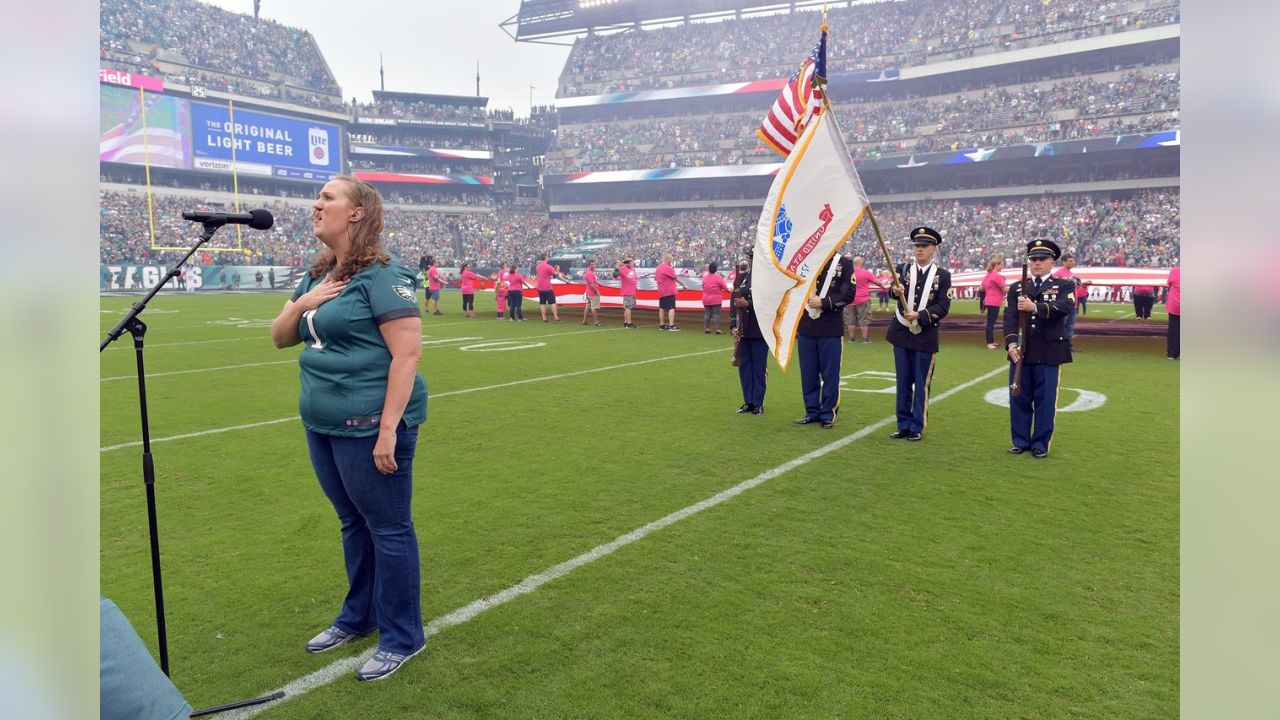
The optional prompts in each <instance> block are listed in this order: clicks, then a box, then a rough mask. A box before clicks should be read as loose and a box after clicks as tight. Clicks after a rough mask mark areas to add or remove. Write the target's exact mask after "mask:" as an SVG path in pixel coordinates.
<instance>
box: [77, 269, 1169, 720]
mask: <svg viewBox="0 0 1280 720" xmlns="http://www.w3.org/2000/svg"><path fill="white" fill-rule="evenodd" d="M284 297H285V296H284V295H280V294H244V295H202V296H198V297H192V296H183V295H165V296H161V297H159V298H157V299H156V300H154V301H153V302H152V304H151V308H150V309H149V310H148V311H147V314H146V315H145V316H144V318H145V319H146V320H147V322H148V324H149V326H150V332H149V333H148V347H149V349H148V351H147V369H148V373H149V379H148V386H147V387H148V395H149V401H150V410H151V432H152V438H153V443H154V445H153V450H154V455H155V463H156V471H157V477H158V479H157V496H158V501H157V502H158V507H159V522H160V529H161V548H162V552H163V566H164V572H165V593H166V595H165V597H166V603H167V613H166V614H167V619H168V627H169V648H170V655H171V660H172V665H173V678H174V680H175V682H176V684H177V685H178V687H179V688H180V689H181V690H182V691H183V692H184V693H185V695H186V696H187V698H188V699H189V700H190V701H191V702H192V704H193V705H195V706H196V707H204V706H208V705H214V704H219V703H223V702H229V701H232V700H238V699H243V698H246V697H249V696H252V695H257V694H261V693H264V692H267V691H270V690H273V689H275V688H278V687H282V686H285V685H287V684H289V683H291V682H293V681H295V680H297V679H298V678H302V677H304V676H307V675H308V674H310V673H314V672H317V671H321V670H323V669H325V668H327V667H329V666H331V664H333V663H334V662H335V661H340V660H343V659H344V658H347V659H348V665H347V666H346V668H348V669H343V670H342V671H341V672H339V673H337V677H336V679H334V680H333V681H332V682H328V683H322V684H317V686H316V687H314V688H313V689H310V690H309V692H305V693H303V694H300V695H293V694H291V696H290V697H289V698H288V699H286V700H284V701H281V702H277V703H274V704H272V705H270V706H267V708H268V709H267V710H266V711H265V712H264V713H263V717H268V718H494V717H503V718H653V717H677V718H709V717H742V718H801V717H803V718H810V717H812V718H818V717H821V718H830V717H839V718H855V717H865V718H947V719H951V718H990V717H1000V718H1012V717H1020V718H1058V717H1081V718H1083V717H1107V718H1111V717H1124V718H1144V717H1150V718H1168V717H1175V716H1177V714H1178V694H1179V693H1178V689H1179V686H1178V677H1179V676H1178V652H1179V645H1178V618H1179V598H1178V559H1179V555H1178V548H1179V545H1178V542H1179V540H1178V538H1179V536H1178V420H1179V418H1178V393H1179V384H1178V363H1176V362H1170V361H1168V360H1166V359H1165V357H1164V344H1163V342H1164V341H1163V339H1160V338H1100V337H1096V338H1090V337H1087V336H1084V337H1079V338H1077V346H1078V348H1079V350H1080V351H1081V352H1080V353H1079V354H1078V355H1077V357H1076V362H1075V363H1073V364H1071V365H1069V366H1066V368H1065V369H1064V372H1063V385H1064V387H1066V388H1072V389H1074V390H1065V389H1064V390H1063V392H1062V396H1061V404H1062V405H1063V406H1066V405H1070V404H1072V403H1075V402H1076V401H1077V400H1078V399H1079V398H1080V393H1079V392H1077V391H1078V390H1085V391H1088V393H1094V394H1099V395H1101V396H1105V403H1104V404H1102V405H1101V406H1100V407H1096V408H1095V409H1092V410H1088V411H1083V412H1062V413H1060V414H1059V415H1058V430H1057V434H1056V435H1055V438H1054V443H1053V452H1052V454H1051V456H1050V457H1049V458H1048V459H1046V460H1043V461H1037V460H1034V459H1032V458H1031V457H1030V456H1029V455H1024V456H1021V457H1013V456H1009V455H1007V454H1005V449H1006V448H1007V447H1008V446H1009V431H1008V411H1007V410H1006V409H1005V408H1003V407H999V406H997V405H994V404H991V403H988V402H987V401H985V400H984V397H985V396H986V394H987V393H988V392H990V391H996V392H995V393H994V394H995V395H1000V394H1001V392H1000V389H1001V388H1003V387H1004V386H1005V383H1006V381H1005V377H1004V374H1003V368H1004V367H1005V363H1004V361H1003V358H1002V356H1000V355H999V354H998V353H997V352H996V351H990V350H986V349H985V348H984V347H983V341H982V338H981V336H980V334H973V333H952V334H945V333H944V340H943V350H942V353H941V354H940V355H939V356H938V364H937V369H936V372H935V379H934V386H933V395H934V398H935V401H934V403H933V404H932V405H931V409H930V416H929V421H930V422H929V427H928V429H927V430H926V436H925V440H924V441H923V442H921V443H918V444H907V443H901V442H896V441H892V440H890V439H889V438H888V437H887V436H888V433H889V432H890V431H891V430H892V427H890V426H887V424H886V423H885V422H884V421H885V419H886V418H888V417H890V415H891V414H892V412H893V395H892V394H889V393H885V392H883V390H885V389H887V388H889V387H890V386H891V384H892V380H889V379H885V376H884V373H888V372H891V371H892V369H893V360H892V354H891V352H890V350H889V345H888V344H887V343H885V342H883V340H882V337H883V334H882V332H883V331H878V332H877V333H876V335H875V336H874V338H875V340H876V342H874V343H872V344H870V345H862V344H857V345H846V349H845V352H844V360H843V367H844V373H845V375H846V376H848V378H847V381H846V382H847V385H846V392H845V393H844V394H843V395H842V409H841V413H840V417H839V421H838V423H837V425H836V428H835V430H833V431H823V430H821V429H819V428H817V427H816V426H812V425H811V426H805V427H798V426H795V425H793V424H792V423H791V420H792V419H793V418H795V417H798V416H800V415H801V414H803V406H802V402H801V398H800V389H799V371H798V369H793V370H792V371H790V372H788V373H786V374H782V373H779V372H777V371H776V369H775V370H771V371H770V375H769V383H770V385H769V393H768V398H767V402H766V413H765V414H764V415H763V416H760V417H754V416H750V415H737V414H735V413H734V412H733V411H734V410H735V409H736V408H737V407H738V405H739V404H740V403H741V394H740V391H739V388H738V382H737V375H736V370H735V369H733V368H731V367H730V365H729V360H730V355H731V342H730V341H729V339H728V337H727V336H722V337H717V336H707V335H703V334H702V333H701V332H698V331H697V330H698V329H699V328H698V326H700V318H696V319H695V318H694V317H693V316H689V317H688V318H686V319H684V320H683V327H684V328H685V332H681V333H661V332H658V331H656V330H655V329H654V327H653V323H654V319H653V315H654V313H652V312H651V311H650V312H643V313H640V314H639V316H638V322H640V323H642V325H641V328H640V330H638V331H623V330H621V329H620V327H619V326H620V322H619V321H617V320H611V321H610V322H609V324H608V326H607V327H605V328H594V327H592V328H584V327H582V326H581V325H579V324H578V323H577V318H576V316H577V313H580V310H579V311H575V310H572V309H566V311H565V313H564V314H565V316H566V322H565V323H563V324H561V325H555V324H547V325H544V324H542V323H541V322H539V321H538V320H537V308H536V305H531V304H530V303H528V302H526V304H525V309H526V317H529V318H530V321H529V322H525V323H511V322H497V321H495V320H493V319H492V314H491V310H492V307H493V306H492V298H491V297H490V296H488V295H481V297H480V298H479V299H478V301H477V304H478V305H479V306H480V309H481V319H478V320H472V321H468V320H464V319H463V318H462V317H461V315H460V313H459V312H458V311H457V309H456V307H457V300H456V296H453V297H450V296H446V302H445V303H444V305H445V306H446V310H447V311H448V314H446V315H445V316H443V317H426V318H425V319H424V329H423V333H424V349H423V357H422V372H423V374H424V376H425V377H426V378H427V383H428V387H429V391H430V394H431V400H430V402H429V420H428V422H427V424H425V425H424V426H423V427H422V430H421V440H420V443H419V446H418V455H417V459H416V463H415V479H416V483H415V490H416V498H415V521H416V524H417V528H418V533H419V537H420V541H421V546H422V570H423V571H422V583H423V587H422V602H423V612H424V616H425V618H426V619H427V620H428V621H436V622H435V624H434V625H433V628H434V629H435V630H436V631H437V632H435V634H434V635H433V636H432V637H431V638H430V639H429V643H430V646H429V648H428V651H427V652H426V653H424V654H422V655H420V656H419V657H418V658H416V659H414V660H413V661H412V662H411V663H409V664H408V665H406V667H405V668H404V669H403V670H401V671H400V672H399V673H398V674H397V675H396V676H394V677H393V678H390V679H388V680H386V681H384V682H379V683H370V684H366V683H357V682H356V681H355V679H354V677H353V676H352V675H353V668H354V666H355V663H354V661H352V660H350V659H352V658H357V657H362V656H363V654H365V653H367V652H368V651H370V650H371V649H372V648H373V647H374V645H375V644H376V640H374V639H366V640H363V641H361V642H360V643H358V644H356V645H355V646H353V647H351V648H342V649H340V650H336V651H334V652H331V653H326V654H323V655H316V656H313V655H308V654H307V653H306V652H304V651H303V644H304V643H305V642H306V640H307V639H308V638H310V637H311V636H312V635H313V634H315V633H316V632H318V631H319V630H321V629H323V628H324V627H325V626H326V625H328V624H329V622H330V621H331V620H332V619H333V617H334V615H335V613H336V612H337V609H338V605H339V603H340V601H341V597H342V595H343V593H344V592H345V575H344V574H343V569H342V555H341V548H340V539H339V535H338V524H337V520H336V517H335V515H334V512H333V509H332V508H331V506H330V505H329V503H328V501H327V500H326V499H325V498H324V496H323V494H322V493H321V492H320V490H319V487H318V486H317V484H316V481H315V478H314V476H313V474H312V471H311V467H310V463H309V461H308V458H307V451H306V445H305V440H304V436H303V433H302V428H301V425H300V423H299V422H298V421H297V420H296V415H297V392H298V385H297V382H298V381H297V366H296V357H297V354H298V349H297V348H292V349H289V350H283V351H282V350H276V349H275V348H274V347H272V345H271V342H270V339H269V337H268V330H267V326H268V324H269V322H270V320H271V318H272V317H274V315H275V313H276V312H277V311H278V310H279V307H280V305H281V304H282V303H283V301H284ZM134 299H136V298H124V297H104V298H103V299H102V303H101V307H102V329H103V331H104V332H105V330H106V329H107V328H109V327H110V326H111V325H112V324H114V323H115V322H116V321H117V320H118V319H119V311H120V310H122V309H123V308H125V307H127V305H128V304H129V303H130V302H132V301H133V300H134ZM973 305H974V308H973V310H974V312H975V313H976V303H973ZM1120 307H1122V306H1115V308H1116V309H1118V308H1120ZM1095 308H1096V309H1097V310H1098V311H1101V310H1102V309H1103V308H1108V306H1095ZM1108 309H1111V308H1108ZM1157 310H1158V311H1159V312H1163V308H1162V307H1160V308H1158V309H1157ZM1125 311H1126V312H1130V313H1131V312H1132V307H1126V308H1125ZM1098 317H1099V318H1101V317H1103V315H1102V314H1101V312H1099V314H1098ZM1117 317H1118V315H1117ZM493 342H506V343H508V344H506V345H488V346H482V347H475V346H476V345H477V344H482V343H493ZM521 346H524V347H523V349H509V350H506V351H494V350H496V349H498V348H518V347H521ZM133 363H134V357H133V353H132V352H131V350H130V342H129V338H128V336H126V337H125V338H123V339H122V340H121V341H120V342H118V343H117V344H116V346H115V347H114V348H112V349H111V350H109V351H107V352H105V353H103V354H102V357H101V374H102V378H103V380H102V383H101V393H102V401H101V408H102V410H101V413H102V416H101V427H102V438H101V445H102V447H103V450H102V453H101V487H102V497H101V508H102V510H101V511H102V522H101V528H102V529H101V532H102V537H101V585H102V592H103V594H105V595H106V596H108V597H110V598H112V599H113V600H115V601H116V602H117V603H118V604H119V605H120V607H121V608H122V609H123V610H124V611H125V613H126V614H127V615H129V617H130V618H131V620H132V621H133V622H134V623H135V625H136V626H137V627H138V629H139V632H140V633H141V634H142V636H143V637H144V639H146V640H147V641H148V643H149V644H151V645H152V647H153V649H154V648H155V646H156V641H155V626H154V620H155V618H154V608H153V604H152V588H151V570H150V561H149V554H148V535H147V521H146V504H145V495H144V489H143V484H142V481H141V470H140V460H139V454H140V451H139V448H138V447H137V446H136V445H125V446H124V447H120V445H122V444H127V443H136V441H137V440H138V439H139V438H138V420H137V390H136V387H135V382H134V379H133V373H134V364H133ZM992 373H994V374H992ZM982 378H985V379H982ZM953 389H958V390H956V391H955V392H949V391H951V390H953ZM1087 396H1088V397H1091V398H1095V399H1096V396H1095V395H1092V394H1088V395H1087ZM877 424H878V425H877ZM237 426H239V428H238V429H235V428H237ZM243 426H252V427H243ZM225 428H233V429H228V430H225V431H221V432H216V431H218V430H222V429H225ZM868 428H871V429H869V430H868ZM187 434H194V436H192V437H187V438H182V439H174V440H167V439H166V438H169V437H172V436H177V435H187ZM837 441H840V442H841V443H843V444H842V445H841V446H839V447H835V448H831V447H829V446H830V445H831V444H832V443H836V442H837ZM814 451H818V452H816V453H815V452H814ZM807 453H814V455H813V456H811V457H809V459H808V460H807V461H806V462H802V463H800V462H794V461H797V459H798V458H799V459H803V458H805V456H806V454H807ZM779 468H784V470H785V471H782V472H776V470H777V469H779ZM771 471H775V472H771ZM762 474H764V475H763V476H762ZM753 478H754V479H755V480H756V481H757V482H758V485H756V486H755V487H751V488H749V489H743V488H738V489H739V490H742V492H741V494H738V495H736V496H734V497H731V498H729V499H726V500H724V501H723V502H720V503H719V504H716V505H714V506H712V507H709V508H707V509H705V510H703V511H701V512H697V513H694V514H689V515H688V516H687V517H683V518H682V519H678V520H676V521H673V522H670V524H668V525H666V526H665V527H661V528H659V529H655V530H652V532H648V533H647V534H643V537H639V539H636V540H635V541H634V542H630V543H629V544H623V545H622V546H621V547H619V548H618V549H616V551H615V552H612V553H611V554H603V555H602V556H600V557H598V559H592V560H591V561H588V562H584V563H583V564H581V566H580V567H576V569H573V570H572V571H570V572H567V573H565V574H563V576H561V577H558V578H556V579H552V580H550V581H549V582H545V583H544V584H541V585H538V583H537V582H534V583H533V585H536V586H537V587H536V589H534V590H532V591H531V592H528V593H526V594H523V595H519V596H516V597H513V598H512V599H510V601H509V602H505V603H502V604H497V605H495V606H493V607H490V608H488V609H485V610H484V611H483V612H480V613H479V614H477V615H475V616H474V617H473V618H472V619H469V620H467V621H465V622H459V619H460V618H458V617H457V616H455V617H453V618H451V619H445V620H441V618H445V617H446V616H447V615H449V613H452V612H454V611H455V610H458V609H460V608H464V607H467V606H469V605H470V604H472V603H473V602H475V601H477V600H479V599H481V598H485V597H487V596H491V595H494V594H496V593H501V592H503V591H504V590H507V589H508V588H511V587H512V586H514V585H516V584H517V583H520V582H521V581H522V580H524V579H525V578H528V577H530V576H534V575H538V574H540V573H544V572H546V571H548V570H550V569H552V568H553V567H555V566H557V565H558V564H560V563H563V562H565V561H569V560H571V559H573V558H577V557H579V556H581V555H582V554H584V553H587V552H589V551H591V550H593V549H595V548H598V547H599V546H601V545H603V544H605V543H609V542H610V541H613V540H615V538H619V537H620V536H622V535H624V534H626V533H630V532H631V531H633V530H636V529H638V528H642V527H643V526H645V525H646V524H648V523H651V522H653V521H655V520H658V519H660V518H664V517H666V516H668V515H669V514H671V513H674V512H676V511H680V510H682V509H684V508H688V507H690V506H692V505H694V504H696V503H699V502H701V501H703V500H706V499H707V498H711V497H713V496H715V495H717V493H720V492H722V491H725V490H727V489H729V488H734V487H735V486H739V484H740V483H743V482H744V481H749V480H752V479H753ZM562 569H563V568H562ZM543 579H545V578H543ZM473 608H474V606H473ZM222 717H226V716H222Z"/></svg>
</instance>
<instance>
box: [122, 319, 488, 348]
mask: <svg viewBox="0 0 1280 720" xmlns="http://www.w3.org/2000/svg"><path fill="white" fill-rule="evenodd" d="M473 322H475V321H474V320H467V321H459V322H451V323H440V324H438V325H437V324H427V323H423V324H422V329H423V330H428V329H433V328H441V327H449V326H450V325H469V324H471V323H473ZM183 327H185V328H196V327H199V328H204V327H208V325H207V324H206V325H184V326H183ZM224 327H235V326H234V325H230V326H224ZM109 329H110V328H103V330H102V332H104V333H105V332H106V331H107V330H109ZM165 329H166V330H173V329H175V328H165ZM241 329H243V330H261V329H262V328H260V327H246V328H241ZM127 337H128V335H127V334H126V335H121V336H120V340H118V341H116V342H114V343H111V344H110V345H108V346H107V349H108V350H114V349H116V348H117V347H120V346H121V345H122V344H123V345H124V346H125V347H132V345H133V344H132V343H127V342H123V341H124V340H125V339H126V338H127ZM424 337H427V336H424ZM264 338H265V340H266V341H270V340H271V338H269V337H265V336H263V335H257V334H255V335H252V336H250V337H238V338H220V339H218V340H182V341H179V342H167V343H154V344H151V345H147V347H148V348H157V347H175V346H178V345H207V344H209V343H224V342H240V341H242V340H264Z"/></svg>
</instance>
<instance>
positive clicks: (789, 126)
mask: <svg viewBox="0 0 1280 720" xmlns="http://www.w3.org/2000/svg"><path fill="white" fill-rule="evenodd" d="M826 83H827V26H826V25H823V26H822V37H821V38H819V39H818V44H817V45H814V46H813V50H811V51H809V57H807V58H805V60H804V63H803V64H801V65H800V69H799V70H797V71H796V74H795V75H792V76H791V79H790V80H788V81H787V84H786V85H785V86H784V87H783V88H782V92H781V93H780V94H779V95H778V99H777V100H774V101H773V107H772V108H770V109H769V114H768V115H765V117H764V121H763V122H761V123H760V129H759V130H756V135H758V136H759V137H760V139H761V140H763V141H764V143H765V144H766V145H768V146H769V147H771V148H773V149H774V150H775V151H777V153H778V154H779V155H782V156H783V157H786V156H787V155H790V154H791V149H792V148H794V147H795V145H796V139H797V138H799V137H800V135H801V134H803V133H804V129H805V127H806V126H807V125H808V124H809V121H810V120H812V119H813V118H814V117H816V116H817V115H818V114H819V113H821V112H822V86H823V85H825V84H826Z"/></svg>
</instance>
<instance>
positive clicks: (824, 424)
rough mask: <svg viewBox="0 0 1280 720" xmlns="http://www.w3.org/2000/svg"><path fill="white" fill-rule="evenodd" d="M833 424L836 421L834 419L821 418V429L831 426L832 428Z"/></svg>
mask: <svg viewBox="0 0 1280 720" xmlns="http://www.w3.org/2000/svg"><path fill="white" fill-rule="evenodd" d="M835 426H836V421H835V420H823V421H822V429H823V430H830V429H831V428H833V427H835Z"/></svg>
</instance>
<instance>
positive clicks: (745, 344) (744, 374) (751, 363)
mask: <svg viewBox="0 0 1280 720" xmlns="http://www.w3.org/2000/svg"><path fill="white" fill-rule="evenodd" d="M751 255H752V253H751V250H750V249H748V250H747V260H745V261H743V262H741V263H738V268H737V274H736V276H735V277H734V279H733V296H732V297H733V301H732V302H731V303H730V305H731V306H732V309H733V312H732V314H731V315H730V321H729V324H730V326H731V327H732V328H733V337H734V340H735V341H736V342H737V343H738V345H737V348H736V350H737V354H736V355H735V358H736V359H737V361H738V381H739V382H740V383H741V384H742V407H740V408H738V412H739V413H751V414H752V415H763V414H764V392H765V383H766V381H767V378H768V367H767V361H768V359H769V345H768V343H766V342H765V340H764V335H763V334H761V332H760V323H759V322H757V320H756V307H755V303H754V302H752V298H751Z"/></svg>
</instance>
